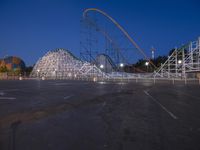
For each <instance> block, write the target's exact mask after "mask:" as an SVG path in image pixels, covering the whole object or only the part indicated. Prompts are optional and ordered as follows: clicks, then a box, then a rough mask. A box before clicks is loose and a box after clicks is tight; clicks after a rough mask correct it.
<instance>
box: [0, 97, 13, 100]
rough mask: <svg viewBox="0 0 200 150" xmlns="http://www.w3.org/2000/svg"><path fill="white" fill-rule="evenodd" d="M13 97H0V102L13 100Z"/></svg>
mask: <svg viewBox="0 0 200 150" xmlns="http://www.w3.org/2000/svg"><path fill="white" fill-rule="evenodd" d="M14 99H16V98H15V97H0V100H14Z"/></svg>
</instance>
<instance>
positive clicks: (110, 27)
mask: <svg viewBox="0 0 200 150" xmlns="http://www.w3.org/2000/svg"><path fill="white" fill-rule="evenodd" d="M80 37H81V40H80V59H78V58H75V57H74V56H73V55H72V54H71V53H70V52H69V51H65V50H63V49H57V50H54V51H50V52H48V53H47V54H46V55H45V56H44V57H43V58H41V59H40V60H39V61H38V62H37V63H36V65H35V67H34V69H33V71H32V73H31V76H32V77H45V78H48V77H49V78H60V79H65V78H72V77H74V78H77V77H80V78H88V77H89V78H91V77H92V78H94V77H97V78H99V77H101V78H104V79H115V78H118V77H121V76H123V78H125V79H126V78H128V79H131V78H133V79H134V78H138V77H141V78H154V79H155V78H159V79H160V78H166V79H171V78H173V79H174V78H178V79H184V78H189V77H191V78H195V76H196V75H197V74H198V73H199V72H200V38H199V39H198V40H197V41H195V42H190V43H189V44H186V45H184V46H182V47H181V48H176V49H175V50H174V51H173V53H172V54H171V55H170V56H168V59H167V61H166V62H165V63H163V64H162V65H161V67H160V68H156V66H155V65H154V63H153V62H152V61H151V60H153V59H154V51H155V49H154V48H152V49H151V51H152V56H151V57H152V58H151V59H150V58H148V57H147V55H146V54H145V52H144V51H143V50H142V49H141V48H140V47H139V45H138V44H137V43H136V42H135V41H134V40H133V38H132V37H131V36H130V35H129V34H128V32H127V31H126V30H125V29H124V28H123V27H122V26H121V25H120V24H119V23H118V22H117V21H116V20H114V19H113V18H112V17H111V16H110V15H108V14H107V13H105V12H104V11H102V10H99V9H96V8H89V9H86V10H85V11H84V12H83V17H82V19H81V35H80ZM139 59H143V60H145V61H146V63H145V65H146V66H147V67H150V66H151V68H154V72H151V73H149V72H148V73H126V72H124V69H123V68H124V67H125V66H126V65H129V64H133V63H135V62H137V61H138V60H139ZM52 60H54V61H52ZM49 61H51V62H49ZM49 64H50V65H49ZM52 72H53V73H52Z"/></svg>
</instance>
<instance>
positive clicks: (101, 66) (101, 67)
mask: <svg viewBox="0 0 200 150" xmlns="http://www.w3.org/2000/svg"><path fill="white" fill-rule="evenodd" d="M103 68H104V65H102V64H101V65H100V69H101V72H102V79H103Z"/></svg>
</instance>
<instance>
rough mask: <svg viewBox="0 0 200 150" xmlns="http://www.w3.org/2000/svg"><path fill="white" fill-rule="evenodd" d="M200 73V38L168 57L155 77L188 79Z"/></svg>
mask: <svg viewBox="0 0 200 150" xmlns="http://www.w3.org/2000/svg"><path fill="white" fill-rule="evenodd" d="M197 72H200V38H198V40H197V41H194V42H190V43H189V44H186V45H184V46H183V47H181V48H179V49H177V48H176V49H175V50H174V52H173V53H172V54H171V55H170V56H168V59H167V61H166V62H165V63H164V64H163V65H161V67H160V68H159V69H158V70H157V71H156V72H155V74H154V77H161V78H187V77H189V76H190V75H191V74H193V76H192V77H193V78H194V75H195V73H197Z"/></svg>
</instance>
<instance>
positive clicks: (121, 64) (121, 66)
mask: <svg viewBox="0 0 200 150" xmlns="http://www.w3.org/2000/svg"><path fill="white" fill-rule="evenodd" d="M119 66H120V68H121V73H122V79H123V67H124V64H123V63H120V64H119Z"/></svg>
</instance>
